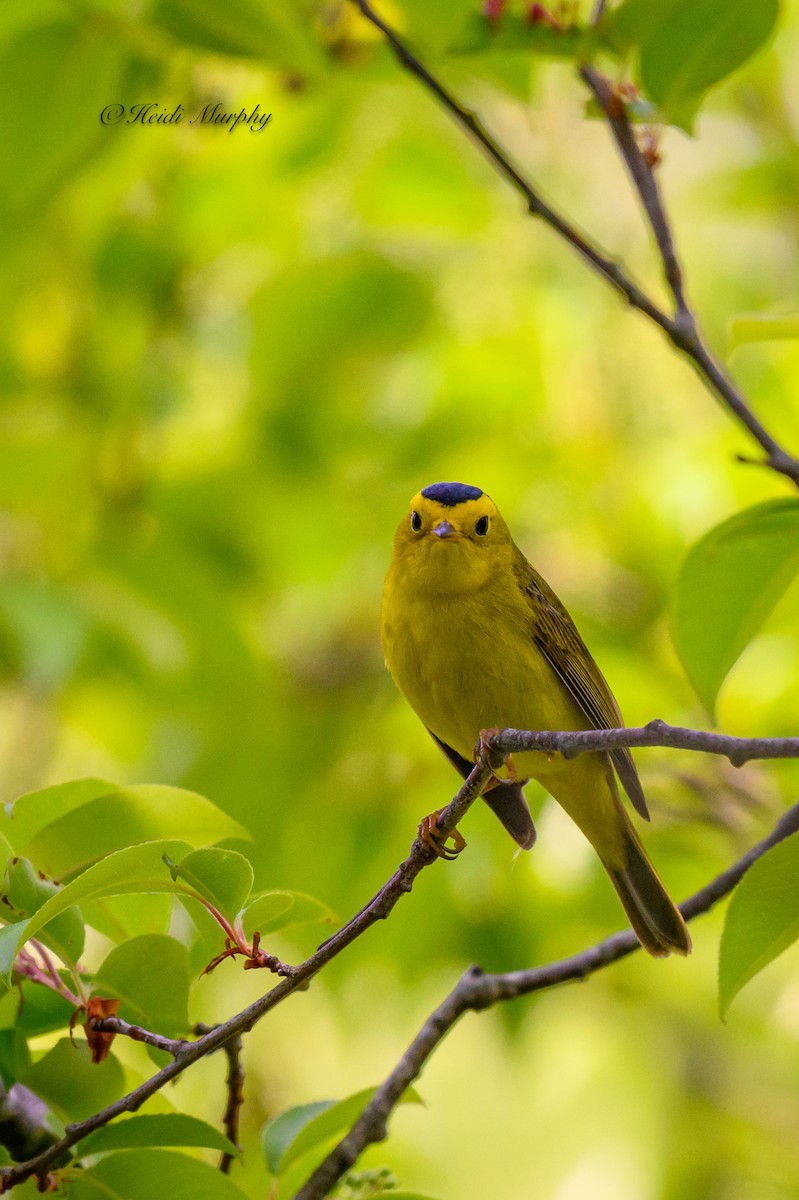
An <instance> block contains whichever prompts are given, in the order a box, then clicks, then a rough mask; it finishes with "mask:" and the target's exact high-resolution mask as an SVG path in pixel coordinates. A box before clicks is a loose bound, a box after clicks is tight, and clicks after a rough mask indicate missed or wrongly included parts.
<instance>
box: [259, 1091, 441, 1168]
mask: <svg viewBox="0 0 799 1200" xmlns="http://www.w3.org/2000/svg"><path fill="white" fill-rule="evenodd" d="M376 1091H377V1088H373V1087H371V1088H364V1090H363V1091H361V1092H355V1093H354V1094H353V1095H352V1096H347V1098H346V1099H345V1100H338V1101H332V1100H327V1101H319V1102H318V1103H317V1104H304V1105H302V1106H301V1107H299V1108H290V1109H288V1110H287V1111H286V1112H284V1113H281V1114H280V1116H279V1117H276V1118H275V1120H274V1121H270V1122H269V1124H268V1125H266V1126H265V1127H264V1129H263V1131H262V1134H261V1146H262V1149H263V1152H264V1156H265V1158H266V1161H267V1165H268V1167H269V1169H270V1171H271V1172H272V1174H273V1175H278V1174H283V1173H284V1172H285V1171H287V1170H288V1168H289V1167H290V1166H291V1164H292V1163H293V1162H296V1160H297V1159H298V1158H301V1157H302V1155H303V1154H307V1153H308V1152H309V1151H310V1150H313V1149H314V1147H316V1146H319V1145H321V1143H323V1142H327V1141H329V1140H330V1139H331V1138H336V1137H339V1136H340V1135H343V1134H345V1133H346V1132H347V1130H349V1129H350V1128H351V1127H352V1125H354V1123H355V1122H356V1121H357V1119H358V1117H359V1116H360V1115H361V1113H362V1112H363V1110H364V1109H365V1108H366V1105H367V1104H368V1103H369V1101H370V1100H371V1099H372V1096H373V1095H374V1094H375V1092H376ZM400 1103H402V1104H409V1103H410V1104H421V1099H420V1097H419V1094H418V1092H416V1091H415V1089H414V1088H408V1089H407V1090H406V1091H405V1092H404V1093H403V1096H402V1099H401V1101H400Z"/></svg>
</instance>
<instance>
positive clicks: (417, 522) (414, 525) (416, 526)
mask: <svg viewBox="0 0 799 1200" xmlns="http://www.w3.org/2000/svg"><path fill="white" fill-rule="evenodd" d="M421 528H422V518H421V517H420V516H419V514H418V512H416V511H415V510H414V511H413V512H412V513H411V529H412V530H413V532H414V533H418V532H419V530H420V529H421Z"/></svg>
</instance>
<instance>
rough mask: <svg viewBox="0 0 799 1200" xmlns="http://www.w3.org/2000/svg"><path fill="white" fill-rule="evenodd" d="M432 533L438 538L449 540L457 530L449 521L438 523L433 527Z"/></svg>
mask: <svg viewBox="0 0 799 1200" xmlns="http://www.w3.org/2000/svg"><path fill="white" fill-rule="evenodd" d="M433 533H434V534H435V535H436V537H439V538H451V537H455V535H456V533H457V530H456V528H455V526H454V525H450V523H449V521H439V523H438V525H434V526H433Z"/></svg>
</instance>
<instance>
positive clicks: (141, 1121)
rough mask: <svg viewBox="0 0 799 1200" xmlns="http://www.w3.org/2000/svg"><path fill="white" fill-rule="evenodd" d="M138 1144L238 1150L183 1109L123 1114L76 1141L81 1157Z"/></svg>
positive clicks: (203, 1122)
mask: <svg viewBox="0 0 799 1200" xmlns="http://www.w3.org/2000/svg"><path fill="white" fill-rule="evenodd" d="M138 1146H205V1147H207V1148H208V1149H209V1150H219V1151H221V1152H222V1153H224V1154H234V1155H236V1156H238V1154H239V1151H238V1149H237V1148H236V1147H235V1146H234V1145H233V1143H232V1142H231V1141H229V1140H228V1138H226V1137H225V1135H224V1134H223V1133H221V1132H220V1131H219V1130H218V1129H215V1128H214V1126H213V1125H209V1124H208V1122H207V1121H201V1120H199V1119H198V1118H197V1117H191V1116H188V1115H186V1114H184V1113H157V1114H149V1113H148V1114H145V1115H142V1116H135V1117H126V1118H124V1119H123V1120H120V1121H115V1122H114V1123H113V1125H106V1126H105V1127H104V1128H103V1129H98V1130H97V1132H96V1133H93V1134H90V1135H89V1137H87V1138H85V1139H84V1140H83V1141H82V1142H78V1145H77V1148H76V1149H77V1153H78V1156H79V1157H80V1158H85V1157H86V1156H87V1155H88V1154H98V1153H100V1152H101V1151H102V1153H103V1154H105V1152H106V1151H108V1150H129V1149H134V1148H136V1147H138Z"/></svg>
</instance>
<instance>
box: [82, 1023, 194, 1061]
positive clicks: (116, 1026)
mask: <svg viewBox="0 0 799 1200" xmlns="http://www.w3.org/2000/svg"><path fill="white" fill-rule="evenodd" d="M91 1025H92V1029H93V1030H95V1032H96V1033H118V1034H121V1035H122V1036H123V1037H129V1038H130V1039H131V1041H134V1042H144V1043H145V1045H147V1046H154V1047H155V1049H156V1050H165V1051H166V1053H167V1054H171V1055H172V1057H173V1058H180V1056H181V1054H185V1052H186V1051H187V1050H188V1049H189V1047H190V1046H193V1045H194V1043H193V1042H189V1041H186V1039H185V1038H168V1037H163V1036H162V1035H161V1034H160V1033H152V1032H151V1031H150V1030H149V1029H142V1027H141V1025H129V1024H128V1022H127V1021H123V1020H122V1018H121V1017H97V1018H95V1020H93V1021H92V1023H91Z"/></svg>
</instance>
